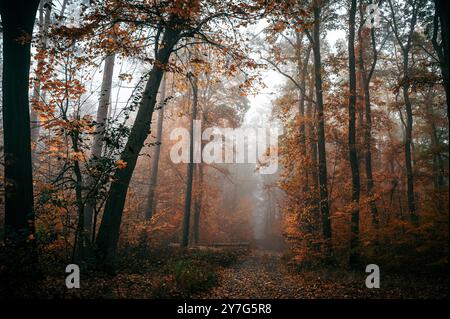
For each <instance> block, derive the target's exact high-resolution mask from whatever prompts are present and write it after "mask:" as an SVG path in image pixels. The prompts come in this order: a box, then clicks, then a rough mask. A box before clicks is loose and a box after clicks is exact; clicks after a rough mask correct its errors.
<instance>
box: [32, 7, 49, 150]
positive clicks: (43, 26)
mask: <svg viewBox="0 0 450 319" xmlns="http://www.w3.org/2000/svg"><path fill="white" fill-rule="evenodd" d="M51 8H52V6H51V3H50V1H48V0H41V2H40V4H39V37H40V38H39V48H38V50H46V49H47V42H48V37H47V32H48V28H49V26H50V14H51ZM40 64H41V63H40V61H38V66H37V67H38V68H39V67H40ZM41 100H44V99H43V96H42V92H41V83H40V81H39V80H38V79H36V80H35V82H34V86H33V97H32V103H33V104H37V103H38V102H39V101H41ZM30 114H31V119H30V122H31V141H32V142H33V143H34V144H35V147H37V141H38V139H39V131H40V122H39V117H38V112H37V111H36V110H35V109H34V108H33V107H32V108H31V110H30Z"/></svg>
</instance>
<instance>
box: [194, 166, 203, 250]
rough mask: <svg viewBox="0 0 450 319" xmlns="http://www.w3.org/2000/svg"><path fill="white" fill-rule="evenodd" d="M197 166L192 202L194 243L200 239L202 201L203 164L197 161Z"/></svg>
mask: <svg viewBox="0 0 450 319" xmlns="http://www.w3.org/2000/svg"><path fill="white" fill-rule="evenodd" d="M196 167H197V172H198V176H197V194H196V198H195V203H194V243H195V244H198V243H199V240H200V215H201V212H202V203H203V164H202V163H199V164H197V165H196Z"/></svg>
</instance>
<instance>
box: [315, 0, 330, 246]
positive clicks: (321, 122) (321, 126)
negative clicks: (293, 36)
mask: <svg viewBox="0 0 450 319" xmlns="http://www.w3.org/2000/svg"><path fill="white" fill-rule="evenodd" d="M320 20H321V8H320V6H319V5H318V3H317V1H315V4H314V33H313V41H312V42H313V53H314V78H315V89H316V103H317V121H318V132H317V135H318V156H319V198H320V211H321V215H322V232H323V237H324V239H325V241H327V242H328V244H327V245H326V250H327V252H326V253H327V254H331V250H330V248H331V246H330V244H331V220H330V210H329V206H328V186H327V179H328V177H327V159H326V150H325V118H324V106H323V92H322V72H321V71H322V70H321V66H322V62H321V53H320Z"/></svg>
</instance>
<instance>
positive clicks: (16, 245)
mask: <svg viewBox="0 0 450 319" xmlns="http://www.w3.org/2000/svg"><path fill="white" fill-rule="evenodd" d="M38 5H39V1H38V0H26V1H25V0H15V1H1V2H0V15H1V18H2V27H3V79H2V80H3V82H2V92H3V102H2V107H3V139H4V144H3V146H4V172H5V183H4V184H5V197H4V200H5V244H6V247H7V252H8V256H7V258H6V259H7V260H5V261H4V262H5V263H4V265H8V267H7V269H8V271H12V272H16V273H21V272H22V273H25V274H33V273H36V271H37V262H38V260H37V252H36V244H35V242H36V241H35V238H34V236H35V214H34V209H33V177H32V165H31V138H30V135H31V133H30V104H29V92H28V91H29V79H30V78H29V76H30V59H31V54H30V48H31V42H30V41H25V42H22V41H18V39H19V38H20V37H24V36H25V37H27V38H28V37H30V38H31V36H32V34H33V26H34V21H35V17H36V12H37V9H38Z"/></svg>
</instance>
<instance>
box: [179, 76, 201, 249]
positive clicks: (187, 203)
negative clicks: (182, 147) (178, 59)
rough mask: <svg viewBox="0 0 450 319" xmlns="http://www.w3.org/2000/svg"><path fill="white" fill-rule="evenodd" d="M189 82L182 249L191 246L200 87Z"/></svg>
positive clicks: (194, 82)
mask: <svg viewBox="0 0 450 319" xmlns="http://www.w3.org/2000/svg"><path fill="white" fill-rule="evenodd" d="M189 80H190V82H191V86H192V111H191V112H192V116H191V138H190V145H189V163H188V165H187V178H186V194H185V199H184V214H183V225H182V226H183V234H182V237H181V247H184V248H186V247H187V246H188V245H189V226H190V216H191V200H192V180H193V171H194V120H195V119H196V118H197V103H198V87H197V78H196V77H195V76H192V75H190V76H189Z"/></svg>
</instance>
